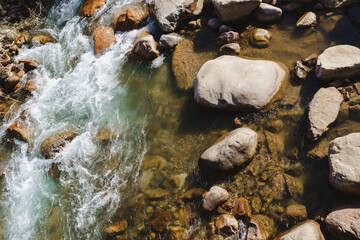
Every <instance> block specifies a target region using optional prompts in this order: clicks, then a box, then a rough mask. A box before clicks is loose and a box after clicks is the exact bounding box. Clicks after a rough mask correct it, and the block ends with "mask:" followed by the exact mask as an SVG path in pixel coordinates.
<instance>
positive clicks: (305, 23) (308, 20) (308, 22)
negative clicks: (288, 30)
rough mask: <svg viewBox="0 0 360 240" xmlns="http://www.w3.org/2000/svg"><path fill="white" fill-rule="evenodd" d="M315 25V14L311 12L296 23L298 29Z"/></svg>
mask: <svg viewBox="0 0 360 240" xmlns="http://www.w3.org/2000/svg"><path fill="white" fill-rule="evenodd" d="M315 24H316V14H315V13H313V12H307V13H305V14H304V15H303V16H302V17H301V18H300V19H299V20H298V21H297V22H296V26H297V27H298V28H303V27H310V26H315Z"/></svg>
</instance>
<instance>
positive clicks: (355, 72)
mask: <svg viewBox="0 0 360 240" xmlns="http://www.w3.org/2000/svg"><path fill="white" fill-rule="evenodd" d="M359 75H360V49H359V48H357V47H354V46H351V45H337V46H333V47H329V48H327V49H325V51H324V52H323V53H322V54H320V55H319V57H318V59H317V62H316V77H317V78H318V79H320V80H332V79H343V78H352V77H355V76H359Z"/></svg>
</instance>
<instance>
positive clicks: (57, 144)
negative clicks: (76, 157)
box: [40, 130, 79, 159]
mask: <svg viewBox="0 0 360 240" xmlns="http://www.w3.org/2000/svg"><path fill="white" fill-rule="evenodd" d="M78 135H79V134H78V133H77V132H75V131H72V130H67V131H63V132H60V133H58V134H55V135H53V136H51V137H48V138H46V139H45V140H44V141H43V143H42V144H41V146H40V153H41V155H43V157H44V158H46V159H53V158H55V157H56V154H58V153H59V152H60V151H61V150H62V149H63V148H64V147H65V146H66V145H67V144H68V143H70V142H71V141H72V140H73V139H74V138H75V137H77V136H78Z"/></svg>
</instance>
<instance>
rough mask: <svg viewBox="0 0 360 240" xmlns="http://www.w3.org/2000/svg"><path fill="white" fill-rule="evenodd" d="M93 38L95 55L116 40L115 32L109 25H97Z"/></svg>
mask: <svg viewBox="0 0 360 240" xmlns="http://www.w3.org/2000/svg"><path fill="white" fill-rule="evenodd" d="M93 39H94V53H95V55H97V54H98V53H100V52H101V51H102V50H103V49H106V48H109V47H110V46H111V44H113V43H114V42H115V41H116V39H115V32H114V30H113V29H112V28H111V27H97V28H96V29H95V31H94V33H93Z"/></svg>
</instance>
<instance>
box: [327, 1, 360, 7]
mask: <svg viewBox="0 0 360 240" xmlns="http://www.w3.org/2000/svg"><path fill="white" fill-rule="evenodd" d="M320 2H321V4H322V5H324V7H326V8H331V9H334V8H342V7H346V6H351V5H356V4H359V3H360V1H359V0H320Z"/></svg>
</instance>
